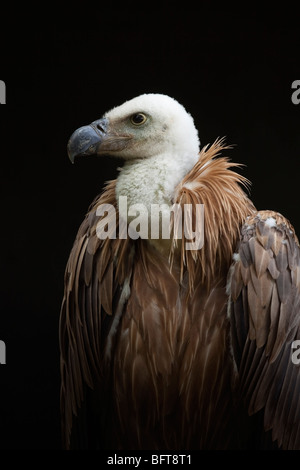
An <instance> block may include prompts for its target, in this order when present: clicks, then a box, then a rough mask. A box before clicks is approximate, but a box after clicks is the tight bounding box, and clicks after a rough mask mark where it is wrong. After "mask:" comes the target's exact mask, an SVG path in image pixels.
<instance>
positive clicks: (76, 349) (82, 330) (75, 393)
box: [60, 181, 133, 448]
mask: <svg viewBox="0 0 300 470" xmlns="http://www.w3.org/2000/svg"><path fill="white" fill-rule="evenodd" d="M100 204H113V205H114V206H116V199H115V181H112V182H110V183H109V184H108V186H107V188H106V190H105V191H104V192H103V194H102V195H100V196H99V197H98V198H96V200H95V201H94V202H93V204H92V205H91V207H90V209H89V211H88V214H87V215H86V217H85V219H84V221H83V223H82V224H81V226H80V228H79V231H78V234H77V237H76V239H75V242H74V245H73V247H72V250H71V253H70V256H69V260H68V263H67V267H66V272H65V295H64V299H63V302H62V307H61V315H60V351H61V378H62V379H61V414H62V421H63V423H62V437H63V445H64V447H65V448H69V447H70V443H71V440H72V435H76V439H80V440H81V442H79V443H76V446H77V447H79V448H81V447H82V446H86V441H87V439H88V436H87V435H84V433H83V432H82V429H86V426H80V423H81V424H82V421H80V423H78V428H76V426H77V424H76V419H75V417H76V416H77V417H79V415H80V419H81V420H83V421H84V422H86V420H87V419H88V417H87V415H84V413H86V407H85V406H83V400H85V399H86V395H87V390H93V389H95V387H98V386H99V382H100V377H101V374H102V370H103V367H104V357H105V354H104V346H105V343H104V338H106V337H107V336H108V331H109V329H110V328H111V326H112V325H113V321H114V318H115V315H113V313H114V312H115V311H116V310H117V311H118V309H117V308H116V306H117V305H118V304H119V299H122V302H123V303H122V305H121V306H120V305H119V310H120V309H121V310H122V307H123V306H124V302H125V300H126V296H124V295H123V296H122V289H123V284H124V281H125V279H126V276H129V277H130V272H131V271H130V270H131V268H130V266H131V264H130V263H132V262H133V258H132V257H131V258H130V260H129V259H128V256H126V254H127V253H128V250H124V249H123V247H122V242H124V243H128V241H127V240H120V239H118V240H117V239H109V238H106V239H104V240H100V239H99V238H98V236H97V224H98V223H99V221H100V220H101V217H100V216H98V215H97V208H98V206H99V205H100ZM117 264H118V273H116V265H117ZM127 280H128V279H127ZM118 315H119V316H120V315H121V311H119V313H118ZM109 338H110V347H112V344H113V334H112V335H110V336H109Z"/></svg>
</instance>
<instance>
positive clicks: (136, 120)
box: [130, 113, 147, 126]
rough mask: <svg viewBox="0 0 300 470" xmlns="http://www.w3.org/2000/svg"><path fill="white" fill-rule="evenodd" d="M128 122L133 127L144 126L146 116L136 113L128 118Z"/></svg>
mask: <svg viewBox="0 0 300 470" xmlns="http://www.w3.org/2000/svg"><path fill="white" fill-rule="evenodd" d="M130 121H131V122H132V124H134V125H135V126H141V125H142V124H144V122H146V121H147V116H145V114H143V113H136V114H133V115H132V116H131V117H130Z"/></svg>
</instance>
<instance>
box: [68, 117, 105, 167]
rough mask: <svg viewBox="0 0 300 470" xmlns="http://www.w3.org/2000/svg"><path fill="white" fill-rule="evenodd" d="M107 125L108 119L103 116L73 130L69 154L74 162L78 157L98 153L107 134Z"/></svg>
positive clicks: (69, 143)
mask: <svg viewBox="0 0 300 470" xmlns="http://www.w3.org/2000/svg"><path fill="white" fill-rule="evenodd" d="M107 126H108V120H107V119H105V118H103V119H99V120H98V121H94V122H92V124H89V125H88V126H82V127H79V129H76V131H75V132H73V134H72V135H71V137H70V139H69V142H68V156H69V159H70V160H71V162H72V163H74V161H75V158H76V157H80V156H84V155H93V154H96V153H97V150H98V147H99V146H100V145H101V143H102V141H103V139H104V137H105V135H106V131H107Z"/></svg>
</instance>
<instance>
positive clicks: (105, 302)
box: [60, 95, 300, 450]
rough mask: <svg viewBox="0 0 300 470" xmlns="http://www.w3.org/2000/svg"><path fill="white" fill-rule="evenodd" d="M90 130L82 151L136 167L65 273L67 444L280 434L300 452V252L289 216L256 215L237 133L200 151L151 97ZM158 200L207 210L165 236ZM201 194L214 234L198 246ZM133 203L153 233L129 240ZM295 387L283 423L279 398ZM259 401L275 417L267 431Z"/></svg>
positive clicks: (173, 445)
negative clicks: (230, 149)
mask: <svg viewBox="0 0 300 470" xmlns="http://www.w3.org/2000/svg"><path fill="white" fill-rule="evenodd" d="M135 121H137V122H135ZM147 126H148V127H147ZM79 131H80V132H79V134H76V135H75V137H73V138H71V140H70V143H69V151H70V153H71V157H72V155H73V152H74V154H76V152H75V151H74V149H77V150H78V146H79V147H80V152H78V151H77V153H82V154H84V153H93V152H95V153H99V154H101V153H108V154H113V155H114V154H115V155H118V156H122V157H124V159H125V164H124V167H123V168H122V170H121V171H120V174H119V176H118V178H117V180H115V181H112V182H110V183H109V184H108V185H107V186H106V188H105V190H104V191H103V193H102V194H101V195H100V196H99V197H98V198H97V199H96V200H95V201H94V203H93V204H92V206H91V207H90V209H89V212H88V214H87V216H86V218H85V220H84V221H83V223H82V225H81V227H80V229H79V232H78V234H77V237H76V240H75V243H74V246H73V249H72V252H71V254H70V258H69V261H68V265H67V269H66V276H65V296H64V300H63V305H62V311H61V320H60V347H61V371H62V388H61V403H62V423H63V439H64V446H65V447H66V448H70V447H71V448H111V449H173V450H176V449H177V450H180V449H226V448H243V447H247V446H249V445H250V444H249V443H250V442H251V443H252V434H253V433H254V434H257V435H259V436H260V435H263V434H264V433H266V432H267V431H268V430H270V431H271V433H273V439H274V440H277V442H278V446H281V445H283V447H285V448H297V447H300V435H299V433H300V426H299V422H300V418H299V415H300V410H299V406H298V407H297V403H296V398H295V397H296V396H297V392H300V379H299V367H297V365H295V364H294V363H293V362H292V361H291V360H290V355H288V354H289V352H291V344H292V341H293V340H295V339H296V338H298V337H299V329H300V327H299V324H300V320H299V318H300V314H299V303H300V294H299V291H300V288H299V286H300V263H299V245H298V241H297V238H296V236H295V235H294V233H293V229H292V227H291V226H290V224H289V222H288V221H287V220H286V219H284V218H283V217H282V216H280V215H279V214H277V213H275V212H257V211H256V209H255V208H254V206H253V204H252V203H251V201H250V200H249V199H248V197H247V196H246V194H245V193H244V192H243V190H242V188H241V185H243V184H245V183H246V180H245V178H243V177H242V176H240V175H239V174H237V173H235V172H234V171H232V170H231V169H230V167H231V166H236V165H234V164H230V163H229V161H228V159H227V158H225V157H219V158H217V157H218V156H219V153H220V151H221V150H223V149H226V147H225V146H224V144H223V142H222V141H217V142H215V143H214V144H213V145H212V146H211V147H210V148H208V147H205V148H204V149H202V151H201V152H200V154H199V140H198V134H197V131H196V130H195V128H194V125H193V121H192V118H191V117H190V115H188V114H187V113H186V112H185V110H184V108H182V107H181V105H179V104H178V103H177V102H175V101H174V100H172V99H171V98H169V97H165V96H164V95H142V96H141V97H138V98H135V99H134V100H131V101H129V102H127V103H125V104H124V105H122V106H120V107H119V108H115V109H113V110H112V111H110V112H109V113H107V114H106V115H105V117H104V118H103V119H102V120H99V121H95V123H93V125H92V130H91V131H90V129H87V128H86V127H85V128H81V129H80V130H79ZM90 132H91V134H90ZM82 135H84V139H82ZM79 136H80V137H79ZM99 138H100V140H101V141H100V143H99ZM76 139H77V140H76ZM78 139H79V141H78ZM89 139H90V140H89ZM122 139H123V140H122ZM122 198H126V202H127V205H126V206H124V205H122V204H121V203H120V201H122ZM153 204H157V205H159V207H160V208H161V209H162V212H161V217H163V214H164V211H165V212H166V214H168V215H170V213H171V212H172V210H171V208H172V206H173V205H174V204H175V205H177V207H179V208H182V209H183V208H184V207H190V208H192V209H191V212H190V213H187V214H189V219H188V216H187V215H186V214H185V213H184V212H182V214H184V215H186V217H185V218H184V217H183V219H180V218H178V217H176V216H175V215H174V216H173V218H172V217H171V219H170V220H171V227H172V230H171V231H170V237H169V238H165V239H163V238H162V234H161V232H159V233H160V235H159V236H158V237H154V236H153V234H152V232H151V231H150V226H151V207H152V205H153ZM201 204H202V205H204V226H203V225H202V226H201V227H200V229H201V230H202V235H203V239H204V244H203V246H201V247H200V248H199V247H198V249H197V248H195V247H194V249H188V245H187V242H188V241H189V240H188V239H189V238H190V237H189V236H188V235H189V234H191V232H193V233H195V231H196V228H197V227H196V226H197V224H198V225H199V220H198V219H197V211H196V207H197V206H198V205H201ZM137 205H138V206H137ZM124 207H125V208H124ZM132 207H138V208H139V209H138V210H139V225H140V227H139V228H140V235H141V225H143V224H144V225H145V226H146V228H148V232H147V234H148V236H147V237H146V236H143V237H142V236H140V237H138V236H136V235H137V234H136V232H135V236H131V237H130V230H129V227H130V223H131V222H132V220H134V217H135V214H136V213H135V212H134V211H133V212H130V208H132ZM101 208H105V209H108V208H113V210H112V211H109V212H107V211H106V212H105V213H104V211H103V210H100V209H101ZM142 209H143V210H142ZM107 214H108V215H107ZM116 215H117V216H118V217H116ZM122 220H126V226H125V232H126V233H124V226H123V227H122V229H121V224H122ZM159 220H161V219H159ZM120 221H121V222H120ZM270 221H271V222H270ZM114 222H116V226H115V225H114ZM188 222H189V223H190V224H191V225H190V229H189V231H188V230H187V231H186V230H185V229H186V226H187V225H188ZM99 224H100V225H99ZM99 227H100V229H101V230H100V229H99ZM135 227H136V226H135ZM136 228H137V227H136ZM127 229H128V230H129V231H128V232H127ZM100 232H101V236H100V235H99V234H100ZM180 233H181V235H182V236H181V238H180V237H178V238H180V239H179V240H178V239H177V237H176V234H177V235H178V234H180ZM103 234H105V236H103ZM132 235H134V233H133V232H132ZM283 315H284V320H283V319H282V316H283ZM283 360H284V361H285V365H286V370H285V371H284V370H283V369H282V367H283V366H282V361H283ZM252 361H253V364H255V367H254V366H253V365H251V364H252ZM280 361H281V362H280ZM262 373H263V375H261V374H262ZM274 380H275V382H276V383H277V388H276V387H275V386H274V387H273V392H272V389H271V387H270V385H271V382H273V381H274ZM292 386H294V390H293V391H291V387H292ZM268 387H269V388H268ZM284 387H285V388H286V389H288V390H289V392H288V393H289V395H288V398H286V399H285V397H283V396H281V395H280V393H281V390H283V389H284ZM278 390H279V391H278ZM282 393H283V392H282ZM280 396H281V401H282V409H281V410H280V413H279V412H277V415H276V410H275V408H274V416H275V417H276V416H277V417H276V419H275V418H274V417H272V408H271V405H270V403H269V402H270V401H271V402H272V406H273V407H274V402H275V401H276V400H278V401H279V403H280ZM264 410H266V411H264ZM270 410H271V411H270ZM248 411H249V413H250V412H251V414H254V415H257V416H258V415H259V416H260V415H261V413H262V419H263V420H265V423H266V424H265V425H264V424H261V423H260V424H259V428H257V427H255V425H254V424H253V420H250V418H248ZM293 413H294V414H293ZM257 440H258V441H259V442H260V437H258V439H257ZM270 442H271V440H270ZM258 445H260V444H258Z"/></svg>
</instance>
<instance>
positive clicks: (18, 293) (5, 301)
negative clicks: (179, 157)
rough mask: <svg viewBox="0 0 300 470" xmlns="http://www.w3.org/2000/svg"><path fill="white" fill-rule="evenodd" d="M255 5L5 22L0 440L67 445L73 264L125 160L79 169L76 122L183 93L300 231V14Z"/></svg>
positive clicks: (21, 12) (134, 5)
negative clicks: (63, 322)
mask: <svg viewBox="0 0 300 470" xmlns="http://www.w3.org/2000/svg"><path fill="white" fill-rule="evenodd" d="M226 4H227V2H226ZM41 5H42V4H41ZM247 5H248V6H246V7H245V5H242V6H241V9H240V10H239V9H237V8H234V9H232V10H231V11H230V10H228V9H227V7H226V8H225V6H223V7H222V9H221V10H220V8H219V6H218V5H217V4H216V3H214V2H198V4H197V7H195V4H194V2H193V6H191V4H189V3H188V2H184V3H183V4H180V5H177V4H176V3H175V2H160V3H159V4H158V5H155V4H150V3H145V2H132V1H128V2H126V3H121V4H117V3H113V4H112V3H111V2H110V3H107V4H106V5H102V4H100V3H99V6H98V7H95V6H93V5H92V4H90V3H87V2H85V3H82V4H78V5H75V4H73V5H72V10H71V11H67V10H66V11H61V10H60V9H57V10H54V9H51V8H50V7H49V8H48V9H47V5H46V6H45V5H43V6H42V7H41V10H40V11H38V10H36V9H35V10H33V9H32V10H31V9H30V8H29V6H28V4H25V5H24V6H23V7H20V6H14V7H13V8H12V11H10V12H7V16H6V18H5V19H4V18H2V20H1V22H2V23H6V27H5V28H4V29H2V30H1V45H2V47H1V68H0V72H1V73H0V79H1V80H4V81H5V83H6V87H7V104H6V105H5V106H1V107H0V119H1V121H0V125H1V131H0V132H1V144H0V145H1V146H0V152H1V176H0V178H1V213H0V216H1V245H0V246H1V283H0V287H1V293H0V302H1V304H0V305H1V314H0V339H1V340H3V341H5V343H6V350H7V364H6V365H5V366H4V365H2V366H1V368H0V384H1V388H0V427H1V440H0V448H2V449H51V450H55V449H60V423H59V381H60V378H59V350H58V321H59V310H60V303H61V300H62V296H63V275H64V268H65V265H66V262H67V258H68V254H69V252H70V249H71V247H72V243H73V240H74V237H75V234H76V231H77V229H78V227H79V224H80V223H81V221H82V219H83V217H84V215H85V212H86V210H87V208H88V206H89V204H90V203H91V201H92V200H93V198H94V197H95V196H96V195H97V194H98V193H99V192H100V190H101V188H102V187H103V184H104V182H105V181H106V180H108V179H111V178H114V177H115V175H116V168H117V166H118V165H119V162H118V161H115V160H109V159H108V158H106V157H103V158H101V159H100V158H95V157H89V158H87V159H85V160H84V159H81V160H78V161H77V162H76V164H75V165H71V163H70V162H69V161H68V158H67V153H66V145H67V141H68V138H69V136H70V135H71V133H72V132H73V131H74V130H75V129H76V128H77V127H79V126H82V125H84V124H88V123H90V122H91V121H93V120H95V119H97V118H99V117H101V115H102V114H103V113H104V112H105V111H107V110H108V109H110V108H112V107H113V106H116V105H119V104H121V103H122V102H124V101H125V100H127V99H130V98H133V97H134V96H137V95H139V94H141V93H145V92H158V93H165V94H168V95H170V96H173V97H174V98H176V99H177V100H178V101H180V102H181V103H182V104H183V105H184V106H185V108H186V109H187V110H188V111H189V112H190V113H191V114H192V116H193V117H194V120H195V124H196V126H197V128H198V130H199V135H200V139H201V144H202V145H205V144H207V143H212V142H213V141H214V140H215V139H216V138H217V137H218V136H227V142H228V143H231V144H235V147H234V149H233V150H230V153H229V154H230V157H231V159H232V160H233V161H236V162H239V163H243V164H244V165H246V166H245V168H244V169H243V170H241V171H242V174H244V175H245V176H246V177H247V178H249V179H250V180H251V181H252V189H251V197H252V200H253V201H254V203H255V205H256V206H257V208H258V209H274V210H277V211H279V212H281V213H283V214H284V215H285V216H286V217H287V218H289V219H290V220H291V222H292V223H293V225H294V227H295V229H296V231H297V233H298V234H300V214H299V210H298V203H299V159H300V132H299V131H300V125H299V124H300V105H298V106H297V105H294V104H293V103H292V101H291V95H292V89H291V84H292V82H293V81H294V80H297V79H300V61H299V56H300V33H299V30H300V20H299V15H298V16H297V12H296V11H293V10H292V8H291V10H290V11H289V10H288V7H286V8H285V10H284V11H283V10H282V7H281V9H278V10H276V9H277V8H278V7H277V6H276V5H275V4H274V5H273V10H265V11H262V10H261V7H259V6H257V5H256V6H255V4H254V3H251V4H249V3H248V4H247ZM14 8H15V10H14ZM70 8H71V7H70ZM274 9H275V10H274ZM227 154H228V152H227Z"/></svg>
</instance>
